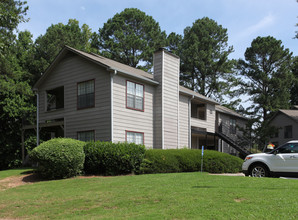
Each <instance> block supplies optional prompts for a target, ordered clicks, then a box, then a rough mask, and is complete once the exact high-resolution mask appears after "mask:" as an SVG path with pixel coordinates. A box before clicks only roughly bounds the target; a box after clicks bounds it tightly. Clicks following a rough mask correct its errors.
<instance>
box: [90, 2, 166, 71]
mask: <svg viewBox="0 0 298 220" xmlns="http://www.w3.org/2000/svg"><path fill="white" fill-rule="evenodd" d="M98 32H99V33H98V37H97V38H94V41H93V45H95V46H97V48H98V50H99V51H100V53H102V54H103V55H104V56H107V57H109V58H111V59H113V60H116V61H118V62H121V63H124V64H127V65H129V66H132V67H137V68H142V69H145V70H149V69H150V68H151V67H152V55H153V52H154V51H155V50H157V49H158V48H160V47H163V46H165V44H166V34H165V32H164V31H161V29H160V26H159V24H158V22H156V21H155V20H154V19H153V18H152V17H151V16H149V15H146V14H145V13H144V12H142V11H140V10H139V9H136V8H126V9H124V11H122V12H120V13H117V14H116V15H114V17H113V18H111V19H109V20H108V21H107V22H106V23H105V24H104V25H103V27H102V28H99V31H98Z"/></svg>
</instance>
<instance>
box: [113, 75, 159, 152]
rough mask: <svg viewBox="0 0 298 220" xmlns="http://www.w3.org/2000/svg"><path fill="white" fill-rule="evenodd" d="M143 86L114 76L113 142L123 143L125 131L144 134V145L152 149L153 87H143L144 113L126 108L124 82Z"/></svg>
mask: <svg viewBox="0 0 298 220" xmlns="http://www.w3.org/2000/svg"><path fill="white" fill-rule="evenodd" d="M127 80H130V81H132V82H135V83H139V84H143V83H142V82H139V81H136V80H134V79H128V78H124V77H122V76H120V75H115V76H114V84H113V141H114V142H124V141H126V140H125V131H135V132H142V133H144V144H145V146H146V147H147V148H152V147H153V96H154V89H155V88H154V87H153V86H150V85H144V84H143V85H144V92H145V93H144V111H138V110H133V109H129V108H126V81H127Z"/></svg>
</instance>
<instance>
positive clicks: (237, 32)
mask: <svg viewBox="0 0 298 220" xmlns="http://www.w3.org/2000/svg"><path fill="white" fill-rule="evenodd" d="M27 2H28V6H29V11H28V15H27V17H28V18H30V21H29V22H27V23H24V24H21V25H20V26H19V30H21V31H22V30H25V29H26V30H29V31H30V32H31V33H32V34H33V37H34V39H35V38H37V37H38V36H39V35H42V34H44V33H45V32H46V29H47V28H48V27H49V26H50V25H51V24H57V23H59V22H62V23H64V24H66V23H67V21H68V19H70V18H75V19H77V20H78V21H79V22H80V25H82V24H83V23H86V24H88V25H89V27H90V28H91V29H92V31H96V32H97V31H98V28H99V27H102V26H103V24H104V23H105V22H106V21H107V20H108V19H109V18H112V17H113V16H114V15H115V14H116V13H118V12H121V11H123V10H124V9H125V8H131V7H133V8H138V9H140V10H142V11H144V12H145V13H146V14H147V15H150V16H152V17H153V18H154V19H155V20H156V21H157V22H159V24H160V26H161V29H162V30H165V31H166V33H167V34H170V33H171V32H176V33H179V34H183V30H184V28H185V27H187V26H191V25H192V23H193V22H194V21H195V20H197V19H199V18H202V17H209V18H211V19H213V20H215V21H216V22H217V23H218V24H220V25H222V26H223V27H224V28H227V29H228V36H229V45H233V47H234V50H235V52H234V53H233V54H232V55H231V58H243V56H244V52H245V50H246V48H247V47H249V46H250V43H251V41H252V40H253V39H254V38H256V37H257V36H268V35H271V36H273V37H275V38H276V39H278V40H281V41H282V42H283V45H284V46H285V47H286V48H289V49H290V51H292V52H293V54H294V55H295V56H297V55H298V39H293V37H294V36H295V31H298V27H295V24H296V23H298V19H297V16H298V3H297V2H296V0H184V1H181V0H150V1H149V0H50V1H49V0H27Z"/></svg>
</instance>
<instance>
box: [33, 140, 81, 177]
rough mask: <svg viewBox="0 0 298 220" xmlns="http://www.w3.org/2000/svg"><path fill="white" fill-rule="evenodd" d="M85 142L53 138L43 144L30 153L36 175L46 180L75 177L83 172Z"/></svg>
mask: <svg viewBox="0 0 298 220" xmlns="http://www.w3.org/2000/svg"><path fill="white" fill-rule="evenodd" d="M84 145H85V142H82V141H78V140H74V139H71V138H54V139H51V140H49V141H46V142H43V143H42V144H40V145H39V146H38V147H36V148H34V149H33V150H32V151H31V153H30V158H31V159H32V161H34V162H37V163H38V168H37V173H39V174H40V175H41V176H42V177H43V178H46V179H63V178H69V177H73V176H76V175H78V174H80V173H81V172H82V170H83V165H84V160H85V154H84V149H83V146H84Z"/></svg>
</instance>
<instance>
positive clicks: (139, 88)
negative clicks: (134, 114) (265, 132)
mask: <svg viewBox="0 0 298 220" xmlns="http://www.w3.org/2000/svg"><path fill="white" fill-rule="evenodd" d="M126 91H127V92H126V106H127V108H131V109H136V110H141V111H143V110H144V86H143V85H141V84H138V83H134V82H130V81H127V82H126Z"/></svg>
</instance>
